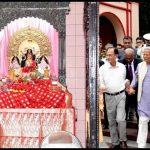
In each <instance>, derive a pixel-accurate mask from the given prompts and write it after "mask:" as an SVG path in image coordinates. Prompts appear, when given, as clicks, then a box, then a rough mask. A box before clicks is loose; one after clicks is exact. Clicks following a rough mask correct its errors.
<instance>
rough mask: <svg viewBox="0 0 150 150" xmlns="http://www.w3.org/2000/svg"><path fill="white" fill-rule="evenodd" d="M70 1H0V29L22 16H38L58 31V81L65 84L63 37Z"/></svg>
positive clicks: (64, 35) (64, 36)
mask: <svg viewBox="0 0 150 150" xmlns="http://www.w3.org/2000/svg"><path fill="white" fill-rule="evenodd" d="M69 3H70V2H0V9H1V11H0V30H2V29H3V28H4V27H5V26H6V25H7V24H8V23H10V22H11V21H14V20H15V19H18V18H23V17H38V18H40V19H43V20H46V21H48V22H49V23H50V24H51V25H53V26H54V28H55V29H56V30H57V31H58V33H59V81H60V82H61V83H62V84H63V85H66V71H65V70H66V68H65V60H66V59H65V38H66V13H67V12H68V11H69Z"/></svg>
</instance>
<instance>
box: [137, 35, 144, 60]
mask: <svg viewBox="0 0 150 150" xmlns="http://www.w3.org/2000/svg"><path fill="white" fill-rule="evenodd" d="M143 46H144V39H143V37H141V36H139V37H137V38H136V46H135V49H136V51H137V55H136V57H137V58H141V51H142V47H143Z"/></svg>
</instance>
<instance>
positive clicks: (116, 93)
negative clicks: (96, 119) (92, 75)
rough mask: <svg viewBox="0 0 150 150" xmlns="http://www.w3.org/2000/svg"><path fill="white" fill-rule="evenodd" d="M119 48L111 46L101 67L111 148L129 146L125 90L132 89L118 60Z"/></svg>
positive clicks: (100, 80)
mask: <svg viewBox="0 0 150 150" xmlns="http://www.w3.org/2000/svg"><path fill="white" fill-rule="evenodd" d="M117 54H118V50H117V49H116V48H114V47H109V48H108V49H107V52H106V57H107V60H108V63H105V64H104V65H102V66H101V67H100V68H99V76H100V78H99V87H100V93H102V92H103V93H104V94H105V102H106V111H107V116H108V122H109V130H110V137H111V141H112V145H111V146H110V148H128V146H127V143H126V142H127V135H126V120H125V118H126V111H125V101H126V95H125V90H128V91H130V88H132V87H131V86H130V82H129V80H126V68H125V66H124V65H123V64H121V63H120V62H117V61H116V58H117Z"/></svg>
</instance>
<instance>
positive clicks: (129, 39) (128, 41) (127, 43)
mask: <svg viewBox="0 0 150 150" xmlns="http://www.w3.org/2000/svg"><path fill="white" fill-rule="evenodd" d="M126 48H133V47H132V37H131V36H125V37H124V38H123V48H122V49H121V50H119V55H118V59H124V50H125V49H126ZM134 52H135V56H136V50H134Z"/></svg>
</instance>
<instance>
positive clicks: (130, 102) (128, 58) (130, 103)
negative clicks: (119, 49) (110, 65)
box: [119, 48, 142, 122]
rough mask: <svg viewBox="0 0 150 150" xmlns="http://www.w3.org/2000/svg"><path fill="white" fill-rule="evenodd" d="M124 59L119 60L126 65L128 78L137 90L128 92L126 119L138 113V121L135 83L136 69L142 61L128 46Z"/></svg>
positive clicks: (131, 118) (132, 117) (132, 118)
mask: <svg viewBox="0 0 150 150" xmlns="http://www.w3.org/2000/svg"><path fill="white" fill-rule="evenodd" d="M124 53H125V55H124V56H125V57H124V59H121V60H119V62H121V63H122V64H124V65H125V67H126V79H128V80H130V83H131V86H132V88H133V89H134V90H135V94H131V95H130V94H129V93H128V92H126V106H125V108H126V120H130V121H132V120H134V116H135V115H136V118H137V122H138V113H137V85H136V84H135V82H134V81H135V78H136V77H135V76H136V75H135V71H136V69H137V65H138V64H139V63H140V62H141V61H142V60H141V59H139V58H135V52H134V49H133V48H126V49H125V51H124Z"/></svg>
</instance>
